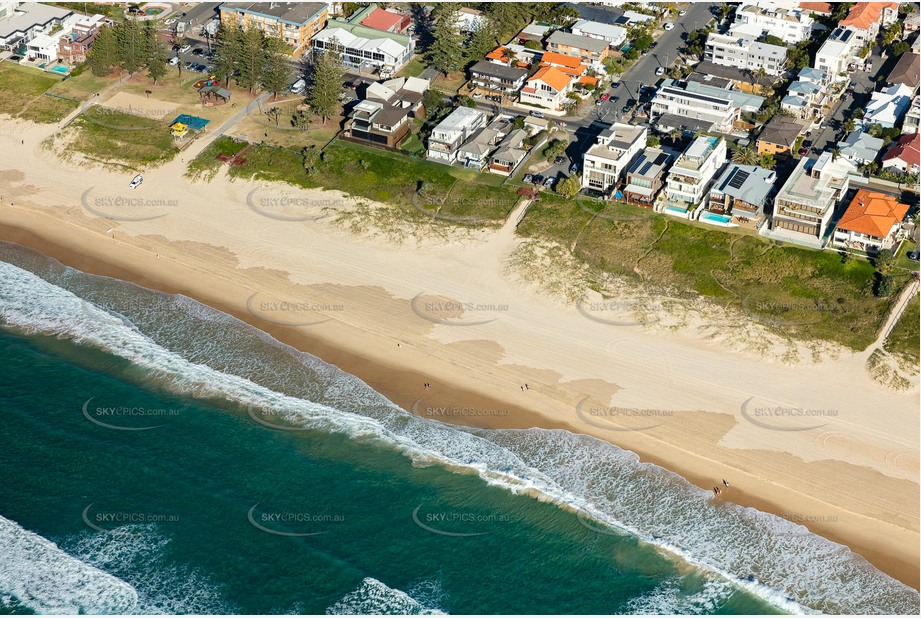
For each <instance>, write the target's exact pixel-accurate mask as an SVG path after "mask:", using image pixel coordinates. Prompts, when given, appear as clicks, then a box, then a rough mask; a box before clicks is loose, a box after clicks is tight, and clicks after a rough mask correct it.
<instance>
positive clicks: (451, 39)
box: [428, 2, 464, 75]
mask: <svg viewBox="0 0 921 618" xmlns="http://www.w3.org/2000/svg"><path fill="white" fill-rule="evenodd" d="M435 12H436V13H437V15H436V23H435V30H434V31H433V32H432V38H433V40H432V45H431V46H430V47H429V49H428V62H429V64H430V65H432V66H433V67H435V68H436V69H438V70H439V71H441V72H442V73H444V74H445V75H447V74H448V73H450V72H451V71H456V70H457V69H459V68H460V66H461V62H462V60H463V51H462V46H463V42H464V39H463V36H461V33H460V31H459V30H458V29H457V17H458V12H457V6H456V5H455V4H454V3H453V2H446V3H444V4H440V5H438V8H437V9H435Z"/></svg>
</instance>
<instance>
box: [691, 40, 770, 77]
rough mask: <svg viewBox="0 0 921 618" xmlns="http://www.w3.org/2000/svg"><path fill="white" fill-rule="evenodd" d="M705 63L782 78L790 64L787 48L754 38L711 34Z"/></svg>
mask: <svg viewBox="0 0 921 618" xmlns="http://www.w3.org/2000/svg"><path fill="white" fill-rule="evenodd" d="M704 60H708V61H710V62H712V63H713V64H718V65H721V66H726V67H735V68H737V69H741V70H743V71H744V70H747V71H751V72H752V73H757V72H759V71H760V70H761V69H764V72H765V74H767V75H780V74H781V73H783V72H784V68H785V67H786V64H787V48H786V47H782V46H780V45H769V44H768V43H760V42H758V41H757V40H756V39H755V38H754V37H751V36H744V35H738V34H733V33H732V31H730V32H729V33H728V34H719V33H717V32H711V33H710V35H709V36H708V37H707V44H706V47H705V48H704Z"/></svg>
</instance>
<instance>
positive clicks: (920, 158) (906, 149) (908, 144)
mask: <svg viewBox="0 0 921 618" xmlns="http://www.w3.org/2000/svg"><path fill="white" fill-rule="evenodd" d="M892 159H899V160H901V161H904V162H905V163H907V164H908V165H921V134H919V133H909V134H908V135H903V136H902V137H900V138H899V140H898V141H897V142H896V143H895V145H894V146H893V147H892V148H890V149H889V150H887V151H886V154H885V155H884V156H883V161H891V160H892Z"/></svg>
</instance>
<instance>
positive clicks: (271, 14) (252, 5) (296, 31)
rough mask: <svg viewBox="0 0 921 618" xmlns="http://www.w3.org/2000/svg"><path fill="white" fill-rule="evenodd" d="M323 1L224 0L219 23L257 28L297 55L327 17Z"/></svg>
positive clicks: (307, 45) (308, 44) (303, 49)
mask: <svg viewBox="0 0 921 618" xmlns="http://www.w3.org/2000/svg"><path fill="white" fill-rule="evenodd" d="M327 7H328V5H327V4H326V3H325V2H224V3H223V4H221V5H220V7H218V10H219V11H220V15H221V24H235V25H237V26H239V27H242V28H253V27H255V28H259V29H260V30H262V31H263V32H264V33H265V34H266V36H271V37H276V38H280V39H282V40H283V41H284V42H285V44H286V45H288V46H290V47H291V49H292V50H293V51H292V52H291V55H292V56H299V55H301V54H303V53H304V51H305V50H306V49H307V48H308V47H309V46H310V39H311V37H313V36H314V35H315V34H317V33H318V32H320V30H322V29H323V27H324V26H326V23H327V20H328V19H329V11H328V8H327Z"/></svg>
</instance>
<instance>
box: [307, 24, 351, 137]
mask: <svg viewBox="0 0 921 618" xmlns="http://www.w3.org/2000/svg"><path fill="white" fill-rule="evenodd" d="M330 46H331V47H332V48H333V49H336V48H337V47H338V46H339V42H338V41H336V40H335V39H330ZM344 75H345V71H344V70H343V68H342V60H341V59H340V58H339V55H338V54H336V53H335V52H332V51H323V52H317V54H316V56H315V57H314V61H313V63H312V64H311V65H310V68H309V80H308V82H309V86H308V88H307V96H306V98H305V99H304V100H305V102H306V103H307V104H308V105H310V109H311V111H312V112H313V113H314V114H316V115H317V116H320V117H321V118H322V119H323V124H324V125H325V124H326V120H327V119H328V118H329V117H330V116H333V115H334V114H335V113H336V111H337V110H338V107H339V97H340V96H341V95H342V80H343V77H344Z"/></svg>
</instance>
